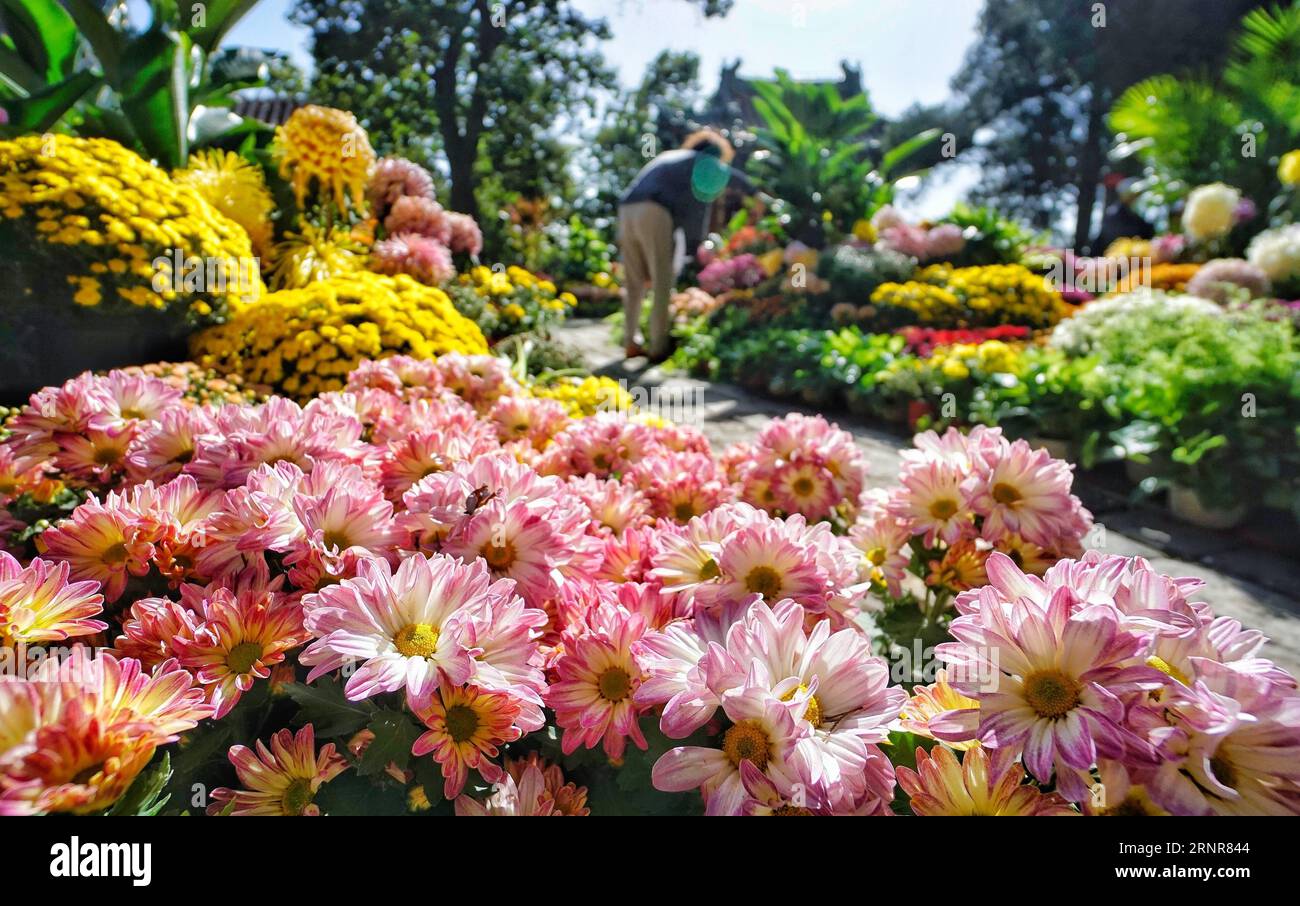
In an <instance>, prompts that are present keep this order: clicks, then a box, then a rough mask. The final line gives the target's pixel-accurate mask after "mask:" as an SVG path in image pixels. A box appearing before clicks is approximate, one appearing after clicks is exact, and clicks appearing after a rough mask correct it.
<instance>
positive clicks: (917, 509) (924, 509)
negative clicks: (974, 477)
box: [889, 460, 974, 547]
mask: <svg viewBox="0 0 1300 906" xmlns="http://www.w3.org/2000/svg"><path fill="white" fill-rule="evenodd" d="M963 479H964V473H963V472H962V471H961V470H960V469H959V468H958V467H956V466H954V465H951V464H948V463H944V462H941V461H937V460H929V461H927V462H925V463H923V464H920V465H916V466H913V467H911V468H906V469H905V470H904V472H903V474H902V475H901V476H900V485H899V487H897V488H895V490H894V492H893V495H892V497H891V499H890V501H889V512H890V513H891V514H892V515H893V516H895V517H896V518H898V519H899V520H901V521H902V522H903V523H904V524H906V525H907V526H908V527H909V528H910V530H911V532H912V534H914V535H924V536H925V539H924V540H925V544H926V546H928V547H934V546H935V545H936V544H937V543H938V542H940V541H943V542H945V543H946V544H955V543H956V542H957V541H958V540H960V539H961V538H962V537H965V536H969V535H971V534H973V533H974V513H973V512H972V510H971V508H970V501H969V500H968V498H967V495H966V492H965V491H964V490H963V489H962V482H963Z"/></svg>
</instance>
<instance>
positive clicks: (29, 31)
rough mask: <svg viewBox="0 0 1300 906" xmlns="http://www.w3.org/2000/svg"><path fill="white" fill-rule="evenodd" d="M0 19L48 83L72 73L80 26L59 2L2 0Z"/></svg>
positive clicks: (24, 54)
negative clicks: (78, 26) (78, 27)
mask: <svg viewBox="0 0 1300 906" xmlns="http://www.w3.org/2000/svg"><path fill="white" fill-rule="evenodd" d="M0 19H2V20H3V24H4V28H5V31H6V32H8V33H9V34H10V35H12V36H13V39H14V46H15V49H16V50H17V51H18V52H19V53H20V54H21V55H22V56H23V58H24V59H25V60H26V61H27V63H28V65H29V66H31V68H32V69H33V70H34V71H36V72H38V73H41V74H42V75H43V76H44V78H45V80H46V81H49V82H58V81H62V80H63V79H65V78H67V77H68V76H69V75H70V74H71V73H72V66H73V63H74V62H75V60H76V56H77V25H76V23H75V22H73V21H72V17H71V16H69V15H68V13H67V11H65V10H64V9H63V7H62V6H60V5H59V4H58V3H57V2H55V0H0Z"/></svg>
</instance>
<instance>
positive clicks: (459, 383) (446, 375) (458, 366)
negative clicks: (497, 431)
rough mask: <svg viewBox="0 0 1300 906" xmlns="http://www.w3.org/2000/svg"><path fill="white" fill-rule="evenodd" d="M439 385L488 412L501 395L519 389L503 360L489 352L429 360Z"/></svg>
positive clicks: (479, 410) (478, 408)
mask: <svg viewBox="0 0 1300 906" xmlns="http://www.w3.org/2000/svg"><path fill="white" fill-rule="evenodd" d="M433 369H434V372H435V373H436V374H437V376H438V380H439V382H440V383H441V386H443V387H445V388H446V389H448V390H450V391H452V392H453V393H455V394H456V395H457V396H459V397H460V398H461V399H463V400H464V401H465V402H467V403H469V404H470V405H471V406H473V407H474V409H475V410H476V411H478V412H479V413H486V412H489V411H491V409H492V406H493V404H495V403H496V401H497V400H499V399H500V398H501V397H503V396H507V395H515V394H518V393H519V392H520V387H519V384H518V382H517V381H516V380H515V379H514V377H513V376H512V375H511V374H510V366H509V365H508V364H507V363H506V362H505V360H504V359H499V358H497V357H496V356H492V355H459V354H456V355H444V356H439V357H438V359H437V360H436V361H435V362H434V363H433Z"/></svg>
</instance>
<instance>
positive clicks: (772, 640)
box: [711, 601, 907, 808]
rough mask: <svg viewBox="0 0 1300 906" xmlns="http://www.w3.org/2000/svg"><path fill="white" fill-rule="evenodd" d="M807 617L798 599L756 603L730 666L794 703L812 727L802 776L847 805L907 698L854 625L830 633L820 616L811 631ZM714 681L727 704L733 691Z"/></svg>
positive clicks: (732, 643) (803, 742)
mask: <svg viewBox="0 0 1300 906" xmlns="http://www.w3.org/2000/svg"><path fill="white" fill-rule="evenodd" d="M804 620H805V613H804V610H803V608H802V607H800V606H799V605H798V604H796V603H795V602H794V601H782V602H781V603H780V604H777V605H775V606H772V607H769V606H768V605H767V604H764V603H762V602H758V603H755V604H753V605H752V606H751V607H750V608H749V610H748V612H747V613H746V615H745V618H744V620H743V621H742V622H740V623H738V624H736V625H735V626H733V627H732V629H731V631H730V632H729V633H728V634H727V643H726V648H727V654H728V655H729V656H730V657H731V658H732V664H731V666H730V668H729V669H728V670H727V671H726V674H727V675H729V676H731V677H735V676H736V675H739V674H742V673H747V674H748V679H747V681H746V682H747V684H748V685H751V686H752V685H754V684H755V683H756V682H757V683H764V682H765V683H767V684H768V687H769V689H770V690H771V692H772V694H773V695H774V696H776V697H777V698H779V699H781V700H782V701H789V702H791V704H792V710H793V713H794V714H795V716H796V718H798V719H799V720H800V721H802V722H803V723H802V724H801V726H802V725H803V724H806V725H807V728H808V729H809V730H810V731H811V732H810V733H809V734H808V735H806V736H804V737H803V738H801V739H800V740H799V742H798V743H797V745H796V755H795V757H796V758H797V759H798V761H799V764H800V767H801V770H800V773H801V774H803V775H805V776H807V777H808V779H809V780H810V781H811V782H812V784H813V785H814V786H815V787H816V788H817V789H818V790H819V791H821V795H822V796H823V798H824V799H825V800H827V801H828V802H829V803H832V804H833V805H835V806H836V807H838V808H846V807H848V806H849V805H850V804H851V803H852V802H854V801H856V800H857V799H858V798H859V797H861V795H862V794H863V793H865V792H866V788H865V787H864V786H862V783H863V781H864V779H865V777H866V767H867V761H868V757H869V754H870V750H871V749H873V748H874V746H875V744H877V743H880V742H883V741H884V740H885V739H886V738H887V737H888V735H889V730H888V726H887V725H888V724H889V722H890V721H892V720H893V719H894V718H895V717H897V716H898V712H899V708H900V707H901V706H902V704H903V702H904V701H905V700H906V698H907V696H906V693H905V692H904V691H903V690H902V689H900V688H899V687H897V686H890V685H889V668H888V667H887V666H886V664H885V662H884V661H883V660H882V659H880V658H877V657H873V656H872V655H871V646H870V644H869V642H868V640H867V638H866V637H865V636H864V635H863V634H862V633H861V632H860V631H858V630H857V629H856V628H854V629H841V630H840V631H838V632H835V633H832V632H831V623H830V621H829V620H821V621H819V622H818V623H817V625H816V626H815V627H814V628H813V630H812V632H810V633H805V631H804ZM711 682H712V684H713V686H714V689H715V691H716V692H718V693H720V694H721V696H722V698H723V700H724V701H725V700H726V696H727V695H728V694H730V690H727V689H724V688H720V687H719V682H718V681H717V680H716V679H714V678H711Z"/></svg>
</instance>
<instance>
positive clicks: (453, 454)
mask: <svg viewBox="0 0 1300 906" xmlns="http://www.w3.org/2000/svg"><path fill="white" fill-rule="evenodd" d="M475 427H476V428H477V429H478V430H473V431H454V430H443V429H439V428H430V429H428V430H423V431H412V432H411V433H410V434H408V435H406V437H405V438H404V439H402V440H400V441H393V442H391V443H390V444H389V445H388V448H387V450H386V451H385V452H384V459H383V462H382V463H381V464H380V466H379V476H380V478H379V481H380V485H381V486H382V487H383V489H384V494H385V496H387V497H388V499H389V500H393V501H398V500H401V499H402V495H403V494H405V493H406V492H407V491H408V490H410V489H411V486H412V485H414V484H415V483H416V482H418V481H419V480H420V479H422V478H426V477H428V476H429V475H433V474H434V473H436V472H445V471H447V470H448V469H450V468H451V467H452V465H453V464H454V463H457V462H466V461H472V460H475V459H477V458H479V457H480V456H486V455H488V454H489V453H492V452H494V451H496V450H497V449H498V444H497V441H496V440H495V439H494V438H492V437H491V436H490V434H489V431H488V429H487V426H486V425H483V424H482V423H481V422H478V423H475Z"/></svg>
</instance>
